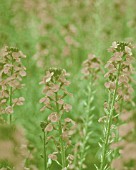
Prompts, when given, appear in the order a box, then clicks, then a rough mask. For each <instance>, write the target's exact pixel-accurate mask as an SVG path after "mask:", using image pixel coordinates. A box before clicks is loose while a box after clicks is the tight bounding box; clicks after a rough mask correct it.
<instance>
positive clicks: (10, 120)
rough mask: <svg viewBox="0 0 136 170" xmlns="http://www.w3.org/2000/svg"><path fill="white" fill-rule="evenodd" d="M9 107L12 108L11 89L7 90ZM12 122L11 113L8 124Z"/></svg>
mask: <svg viewBox="0 0 136 170" xmlns="http://www.w3.org/2000/svg"><path fill="white" fill-rule="evenodd" d="M9 105H10V106H12V87H10V90H9ZM11 122H12V113H11V114H10V115H9V124H11Z"/></svg>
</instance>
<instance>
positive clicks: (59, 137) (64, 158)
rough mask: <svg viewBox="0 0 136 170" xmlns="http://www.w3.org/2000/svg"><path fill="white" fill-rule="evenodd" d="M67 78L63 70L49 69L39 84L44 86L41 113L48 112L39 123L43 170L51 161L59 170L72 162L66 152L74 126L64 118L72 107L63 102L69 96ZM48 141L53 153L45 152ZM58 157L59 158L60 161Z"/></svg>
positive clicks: (71, 157)
mask: <svg viewBox="0 0 136 170" xmlns="http://www.w3.org/2000/svg"><path fill="white" fill-rule="evenodd" d="M68 76H69V74H68V73H66V71H65V70H64V69H57V68H51V69H49V70H48V71H47V72H46V75H45V76H44V77H43V80H42V81H41V82H40V84H43V85H44V89H43V95H44V97H42V98H41V99H40V103H42V104H43V105H44V106H43V107H42V108H41V111H45V110H47V109H49V110H50V114H49V115H48V118H47V120H45V121H43V122H41V128H42V131H43V147H44V153H43V160H44V169H45V170H46V169H49V168H50V167H51V165H52V161H55V162H56V163H57V164H58V165H60V167H61V169H63V170H65V169H67V168H69V167H70V164H71V162H72V160H73V156H72V155H69V154H67V152H66V151H67V149H68V147H69V146H70V145H71V140H70V134H71V133H70V129H71V128H72V126H71V125H73V124H74V122H73V121H72V120H71V119H70V118H66V116H65V113H67V112H69V111H70V110H71V109H72V106H71V105H70V104H68V103H66V102H65V101H64V99H65V97H66V96H71V94H70V93H69V92H68V91H67V89H66V87H67V86H69V85H70V82H69V81H68V80H67V77H68ZM71 130H72V129H71ZM49 141H50V142H51V141H53V144H54V147H55V151H54V152H53V153H50V150H47V145H48V142H49ZM58 156H60V158H61V159H60V160H59V158H58Z"/></svg>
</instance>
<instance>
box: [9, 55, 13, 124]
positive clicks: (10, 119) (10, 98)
mask: <svg viewBox="0 0 136 170" xmlns="http://www.w3.org/2000/svg"><path fill="white" fill-rule="evenodd" d="M11 57H12V55H11ZM11 64H12V69H11V76H12V75H13V57H12V60H11ZM12 93H13V89H12V87H10V89H9V105H10V106H11V107H12ZM11 122H12V114H10V115H9V124H11Z"/></svg>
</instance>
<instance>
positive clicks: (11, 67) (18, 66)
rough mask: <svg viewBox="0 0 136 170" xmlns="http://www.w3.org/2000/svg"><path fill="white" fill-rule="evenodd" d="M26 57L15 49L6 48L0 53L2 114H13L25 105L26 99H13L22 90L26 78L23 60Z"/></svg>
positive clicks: (0, 105) (0, 108)
mask: <svg viewBox="0 0 136 170" xmlns="http://www.w3.org/2000/svg"><path fill="white" fill-rule="evenodd" d="M23 58H26V56H25V55H24V54H23V53H22V52H21V51H19V50H18V49H17V48H14V47H7V46H6V47H5V48H4V49H2V51H1V53H0V112H1V113H2V114H3V113H7V114H12V113H13V107H14V106H16V105H23V102H24V100H25V99H24V98H23V97H19V98H13V94H14V93H15V91H16V90H17V89H20V88H22V87H23V86H24V85H23V84H21V81H22V77H24V76H26V68H25V67H24V66H23V64H22V61H21V59H23Z"/></svg>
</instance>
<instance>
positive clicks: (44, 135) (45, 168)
mask: <svg viewBox="0 0 136 170" xmlns="http://www.w3.org/2000/svg"><path fill="white" fill-rule="evenodd" d="M46 137H47V136H46V132H43V151H44V154H43V159H44V170H47V152H46V149H47V148H46Z"/></svg>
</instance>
